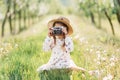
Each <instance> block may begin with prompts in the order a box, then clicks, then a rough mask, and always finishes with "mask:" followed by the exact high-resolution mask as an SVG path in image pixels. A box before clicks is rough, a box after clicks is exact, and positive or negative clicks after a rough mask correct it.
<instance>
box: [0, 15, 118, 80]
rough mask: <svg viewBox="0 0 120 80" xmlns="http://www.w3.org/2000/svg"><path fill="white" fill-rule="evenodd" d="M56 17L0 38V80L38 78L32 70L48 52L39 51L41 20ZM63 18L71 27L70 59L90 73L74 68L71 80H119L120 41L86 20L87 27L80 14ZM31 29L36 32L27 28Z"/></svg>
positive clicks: (42, 34)
mask: <svg viewBox="0 0 120 80" xmlns="http://www.w3.org/2000/svg"><path fill="white" fill-rule="evenodd" d="M58 16H60V15H56V16H52V15H49V16H46V17H44V18H43V19H42V21H41V22H39V23H37V24H35V25H33V27H31V28H30V29H28V30H26V31H24V32H22V33H21V34H19V35H16V36H12V37H11V36H10V37H9V38H7V39H6V38H3V39H2V40H1V43H0V52H1V53H0V80H39V73H38V72H37V71H36V69H37V68H38V67H39V66H41V65H42V64H45V63H47V61H48V60H49V58H50V55H51V51H49V52H44V51H43V50H42V44H43V41H44V39H45V37H46V35H47V26H46V23H45V21H46V20H47V19H48V18H51V17H58ZM67 17H69V18H70V19H71V21H72V23H73V24H72V25H73V29H74V34H73V35H71V37H72V39H73V42H74V51H73V52H72V53H71V58H72V59H73V60H74V62H75V63H76V64H77V65H78V66H80V67H83V68H85V69H87V70H88V71H89V72H90V74H88V73H87V72H85V73H82V72H81V71H79V72H75V71H74V72H73V73H72V76H71V80H103V79H104V78H105V77H108V78H109V77H110V78H111V77H112V78H113V80H119V79H120V76H119V75H120V65H119V62H120V60H119V57H120V54H119V53H120V49H119V47H120V40H119V39H118V38H117V37H113V36H110V35H107V34H106V33H105V32H104V31H100V30H97V29H96V28H95V27H93V25H92V24H89V23H88V24H89V26H87V24H86V23H84V21H83V20H82V17H81V18H78V17H77V16H73V15H68V16H67ZM43 26H44V27H43ZM40 27H42V28H41V29H40V30H38V28H40ZM87 28H88V29H89V30H88V29H87ZM33 29H34V30H36V33H34V32H32V31H31V30H33ZM78 29H79V30H78ZM37 30H38V31H37ZM94 33H96V34H94Z"/></svg>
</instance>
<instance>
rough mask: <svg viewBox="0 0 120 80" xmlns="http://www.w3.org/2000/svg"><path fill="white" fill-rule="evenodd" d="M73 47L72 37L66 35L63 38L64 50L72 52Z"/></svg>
mask: <svg viewBox="0 0 120 80" xmlns="http://www.w3.org/2000/svg"><path fill="white" fill-rule="evenodd" d="M73 49H74V45H73V41H72V39H71V38H70V37H69V36H67V37H66V38H65V50H66V51H67V52H72V51H73Z"/></svg>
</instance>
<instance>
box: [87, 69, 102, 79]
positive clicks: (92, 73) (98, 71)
mask: <svg viewBox="0 0 120 80" xmlns="http://www.w3.org/2000/svg"><path fill="white" fill-rule="evenodd" d="M89 74H90V75H94V76H96V77H97V78H99V77H100V76H101V72H100V70H93V71H89Z"/></svg>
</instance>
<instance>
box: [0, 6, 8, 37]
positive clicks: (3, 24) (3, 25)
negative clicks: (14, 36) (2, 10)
mask: <svg viewBox="0 0 120 80" xmlns="http://www.w3.org/2000/svg"><path fill="white" fill-rule="evenodd" d="M8 12H9V8H8V9H7V11H6V14H5V18H4V20H3V23H2V35H1V36H2V37H4V27H5V22H6V20H7V14H8Z"/></svg>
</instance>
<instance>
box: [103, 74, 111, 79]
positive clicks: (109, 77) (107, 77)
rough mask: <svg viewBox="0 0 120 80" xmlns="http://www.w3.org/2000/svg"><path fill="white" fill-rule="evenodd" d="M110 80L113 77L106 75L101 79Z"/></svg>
mask: <svg viewBox="0 0 120 80" xmlns="http://www.w3.org/2000/svg"><path fill="white" fill-rule="evenodd" d="M112 79H113V76H112V75H111V74H108V75H107V76H105V77H104V78H103V80H112Z"/></svg>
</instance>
